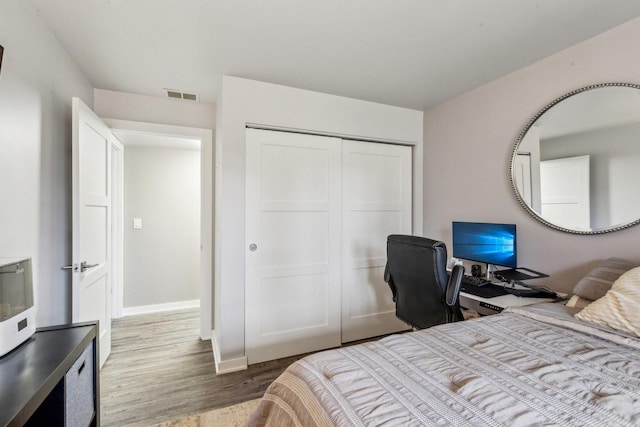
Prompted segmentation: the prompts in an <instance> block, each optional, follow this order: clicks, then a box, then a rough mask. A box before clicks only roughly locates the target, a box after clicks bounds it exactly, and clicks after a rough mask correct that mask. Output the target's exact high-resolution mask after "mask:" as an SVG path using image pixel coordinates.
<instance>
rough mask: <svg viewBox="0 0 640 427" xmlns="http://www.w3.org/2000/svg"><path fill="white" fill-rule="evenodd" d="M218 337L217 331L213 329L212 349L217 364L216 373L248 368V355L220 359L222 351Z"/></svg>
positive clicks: (227, 372) (220, 373)
mask: <svg viewBox="0 0 640 427" xmlns="http://www.w3.org/2000/svg"><path fill="white" fill-rule="evenodd" d="M218 348H219V346H218V337H217V336H216V331H215V330H213V331H211V349H212V350H213V361H214V362H215V365H216V375H222V374H229V373H231V372H237V371H244V370H245V369H247V367H248V365H247V357H246V356H244V357H239V358H237V359H230V360H220V352H219V350H218Z"/></svg>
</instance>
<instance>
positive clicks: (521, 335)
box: [249, 304, 640, 427]
mask: <svg viewBox="0 0 640 427" xmlns="http://www.w3.org/2000/svg"><path fill="white" fill-rule="evenodd" d="M567 310H569V309H567V308H565V307H564V306H561V305H558V304H554V305H540V306H539V307H533V308H532V309H518V310H513V311H512V312H506V313H503V314H499V315H494V316H488V317H484V318H480V319H474V320H469V321H464V322H457V323H451V324H447V325H441V326H437V327H434V328H430V329H427V330H423V331H418V332H411V333H406V334H402V335H393V336H389V337H386V338H384V339H382V340H379V341H376V342H371V343H365V344H360V345H357V346H351V347H344V348H341V349H337V350H330V351H326V352H322V353H317V354H313V355H311V356H307V357H306V358H304V359H301V360H299V361H298V362H296V363H294V364H293V365H291V366H290V367H289V368H288V369H287V370H286V371H285V372H284V373H283V374H282V375H281V376H280V377H279V378H278V379H277V380H276V381H274V383H273V384H271V386H270V387H269V388H268V390H267V392H266V393H265V396H264V398H263V400H262V402H261V403H260V405H259V407H258V409H257V410H256V412H255V413H254V414H253V417H252V418H251V420H250V422H249V425H255V426H257V425H271V426H285V425H301V426H305V427H306V426H314V425H317V426H324V425H338V426H374V425H402V426H405V425H434V426H436V425H438V426H451V425H460V426H463V425H474V426H501V425H508V426H530V425H536V426H543V425H562V426H598V427H600V426H608V425H610V426H637V425H640V340H638V339H635V338H633V337H630V336H624V335H623V334H622V335H621V334H617V333H615V332H614V331H610V330H609V331H607V330H603V328H591V327H590V326H589V325H588V324H585V323H582V322H579V321H576V320H575V319H574V318H573V317H572V316H571V315H570V314H571V312H570V311H567Z"/></svg>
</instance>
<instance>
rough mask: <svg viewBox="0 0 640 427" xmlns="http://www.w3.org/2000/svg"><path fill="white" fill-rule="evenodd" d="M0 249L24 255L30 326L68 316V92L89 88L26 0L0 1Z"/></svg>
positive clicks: (88, 92) (89, 96)
mask: <svg viewBox="0 0 640 427" xmlns="http://www.w3.org/2000/svg"><path fill="white" fill-rule="evenodd" d="M0 44H2V45H3V46H4V48H5V51H4V60H3V63H2V72H1V73H0V257H12V256H31V257H33V262H34V282H35V285H36V297H37V304H38V315H37V318H36V323H37V326H46V325H52V324H61V323H65V322H68V321H70V320H71V311H70V300H71V295H70V290H71V276H70V273H68V272H65V271H62V270H61V269H60V267H62V266H63V265H66V264H69V263H71V241H70V240H71V97H72V96H77V97H79V98H81V99H82V100H83V101H84V102H85V103H87V104H89V105H91V104H92V103H93V88H92V86H91V84H90V83H89V81H88V80H87V79H86V78H85V76H84V75H83V74H82V73H81V72H80V70H79V69H78V68H77V66H76V65H75V63H74V62H73V61H72V60H71V59H70V57H69V55H68V54H67V53H66V51H64V50H63V48H62V47H61V46H60V44H59V43H58V42H57V40H56V39H55V37H54V36H53V35H52V34H51V33H50V32H49V30H48V28H47V27H46V26H45V25H44V23H43V22H42V21H41V20H40V17H39V16H38V15H37V13H36V12H35V11H34V10H33V9H32V8H31V6H30V5H29V2H25V1H21V0H2V2H0Z"/></svg>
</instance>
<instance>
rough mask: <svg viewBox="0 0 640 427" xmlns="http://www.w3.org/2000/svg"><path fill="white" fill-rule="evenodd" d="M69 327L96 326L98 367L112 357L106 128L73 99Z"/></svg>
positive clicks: (108, 165) (109, 183) (109, 201)
mask: <svg viewBox="0 0 640 427" xmlns="http://www.w3.org/2000/svg"><path fill="white" fill-rule="evenodd" d="M72 103H73V142H72V188H73V190H72V204H73V209H72V210H73V238H72V239H73V250H72V252H73V261H72V270H73V273H72V275H73V280H72V290H71V312H72V321H73V322H85V321H94V320H98V321H99V348H100V366H102V365H103V364H104V362H105V361H106V359H107V357H108V356H109V353H110V352H111V282H110V281H111V272H110V257H111V237H112V234H111V185H112V183H111V141H112V138H113V136H112V134H111V131H110V130H109V128H108V127H107V126H106V125H105V124H104V123H103V122H102V120H100V119H99V118H98V116H96V115H95V114H94V112H93V111H91V109H90V108H89V107H87V105H85V104H84V103H83V102H82V101H81V100H80V99H78V98H73V101H72Z"/></svg>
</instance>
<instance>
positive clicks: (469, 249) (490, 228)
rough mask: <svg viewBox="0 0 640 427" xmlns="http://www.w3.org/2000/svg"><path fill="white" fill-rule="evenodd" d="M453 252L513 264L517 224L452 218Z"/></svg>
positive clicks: (468, 256) (477, 258)
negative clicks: (461, 220)
mask: <svg viewBox="0 0 640 427" xmlns="http://www.w3.org/2000/svg"><path fill="white" fill-rule="evenodd" d="M453 256H454V257H456V258H464V259H466V260H469V261H476V262H484V263H487V264H495V265H501V266H504V267H511V268H516V267H518V258H517V255H516V226H515V224H490V223H481V222H457V221H454V222H453Z"/></svg>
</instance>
